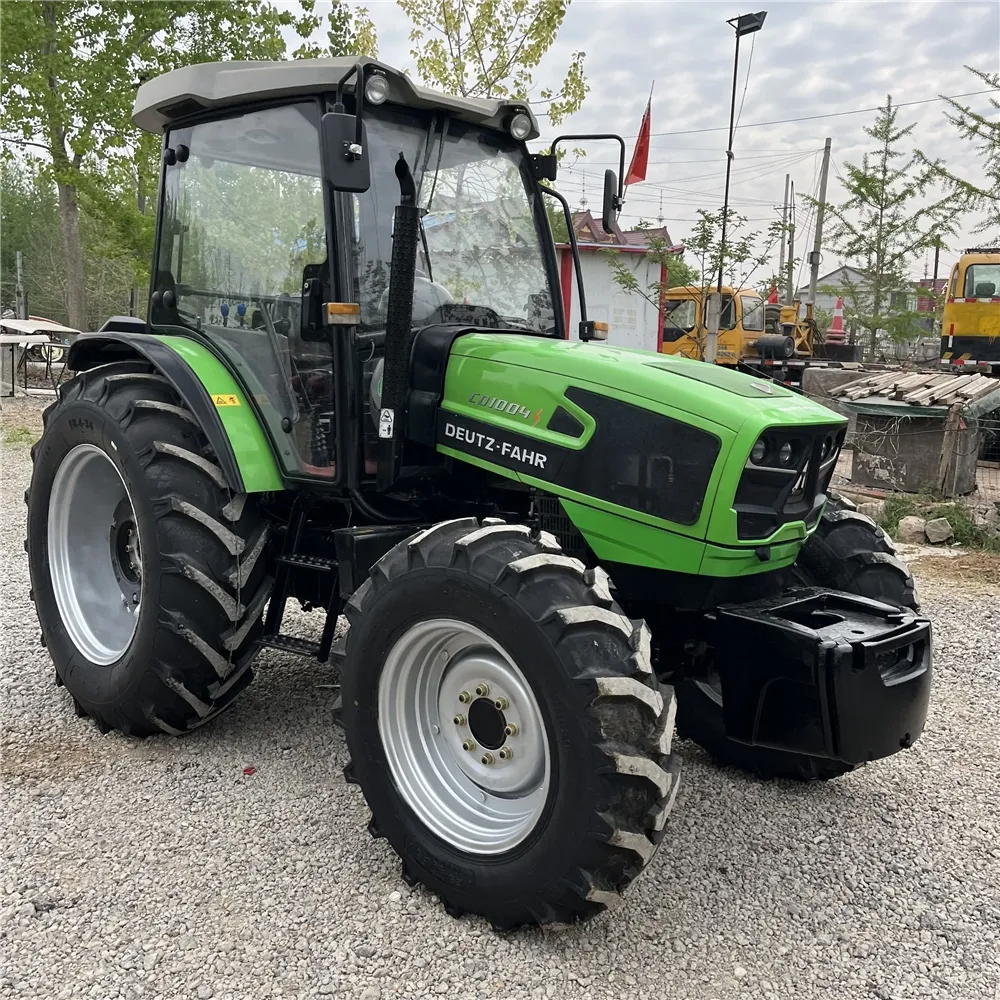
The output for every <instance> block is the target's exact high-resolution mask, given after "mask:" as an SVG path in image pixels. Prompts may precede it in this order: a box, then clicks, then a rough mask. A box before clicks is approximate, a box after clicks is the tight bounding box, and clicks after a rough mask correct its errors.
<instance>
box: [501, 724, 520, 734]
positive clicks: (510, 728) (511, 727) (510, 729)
mask: <svg viewBox="0 0 1000 1000" xmlns="http://www.w3.org/2000/svg"><path fill="white" fill-rule="evenodd" d="M503 731H504V734H505V735H506V736H517V734H518V733H519V732H520V730H519V729H518V727H517V723H516V722H508V723H507V725H506V726H504V727H503Z"/></svg>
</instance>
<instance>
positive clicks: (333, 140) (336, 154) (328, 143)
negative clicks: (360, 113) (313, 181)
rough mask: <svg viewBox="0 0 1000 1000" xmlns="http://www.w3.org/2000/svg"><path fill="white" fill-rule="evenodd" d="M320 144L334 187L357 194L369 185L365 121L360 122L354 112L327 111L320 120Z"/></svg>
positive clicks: (369, 166) (370, 181)
mask: <svg viewBox="0 0 1000 1000" xmlns="http://www.w3.org/2000/svg"><path fill="white" fill-rule="evenodd" d="M359 124H360V128H359V127H358V126H359ZM322 146H323V165H324V169H325V170H326V177H327V180H328V181H329V182H330V183H331V184H332V185H333V186H334V188H335V189H336V190H338V191H354V192H356V193H358V194H360V193H362V192H364V191H367V190H368V189H369V188H370V187H371V184H372V177H371V165H370V163H369V160H368V132H367V130H366V129H365V124H364V122H360V123H359V122H358V119H357V118H356V117H355V116H354V115H345V114H340V113H338V112H336V111H330V112H328V113H327V114H325V115H323V119H322Z"/></svg>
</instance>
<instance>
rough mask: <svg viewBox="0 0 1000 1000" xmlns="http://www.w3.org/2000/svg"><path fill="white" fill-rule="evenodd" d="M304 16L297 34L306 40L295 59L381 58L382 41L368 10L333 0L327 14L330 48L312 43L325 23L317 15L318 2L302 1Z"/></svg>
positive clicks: (293, 55)
mask: <svg viewBox="0 0 1000 1000" xmlns="http://www.w3.org/2000/svg"><path fill="white" fill-rule="evenodd" d="M299 3H300V6H301V7H302V15H301V17H300V18H299V19H298V21H297V22H296V25H295V30H296V32H297V34H298V35H299V36H300V37H301V38H302V39H304V40H303V42H302V44H301V45H300V46H299V47H298V48H297V49H295V50H294V51H293V52H292V58H293V59H319V58H326V57H328V56H346V55H357V56H371V57H372V58H373V59H374V58H375V57H376V56H377V55H378V38H377V37H376V34H375V25H374V24H372V20H371V17H370V16H369V14H368V9H367V8H366V7H355V6H353V5H349V4H348V3H347V2H346V0H333V3H332V5H331V7H330V10H329V11H327V15H326V41H327V44H326V45H317V44H316V43H315V42H312V41H310V40H309V36H310V35H311V34H312V33H313V32H315V31H316V30H317V29H318V28H319V26H320V24H321V23H322V21H321V19H320V17H319V16H318V15H317V14H316V0H299Z"/></svg>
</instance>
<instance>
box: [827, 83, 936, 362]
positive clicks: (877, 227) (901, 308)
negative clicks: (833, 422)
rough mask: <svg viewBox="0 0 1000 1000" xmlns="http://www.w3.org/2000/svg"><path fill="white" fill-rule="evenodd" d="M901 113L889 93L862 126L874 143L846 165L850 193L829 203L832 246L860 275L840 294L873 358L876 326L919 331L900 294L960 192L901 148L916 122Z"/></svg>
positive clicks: (904, 333) (898, 335)
mask: <svg viewBox="0 0 1000 1000" xmlns="http://www.w3.org/2000/svg"><path fill="white" fill-rule="evenodd" d="M898 119H899V110H898V108H896V107H895V106H894V105H893V103H892V97H891V96H890V97H887V98H886V103H885V106H884V107H882V108H881V109H880V110H879V113H878V117H877V118H876V120H875V123H874V124H873V125H871V126H870V127H866V128H865V133H866V134H867V135H868V136H869V137H870V138H871V139H872V140H874V146H873V148H872V150H871V151H870V152H868V153H866V154H865V155H864V157H863V158H862V161H861V163H860V164H853V163H846V164H845V165H844V167H845V172H846V177H845V178H844V187H845V188H846V189H847V199H846V200H845V201H844V202H843V203H842V204H840V205H829V204H828V205H827V206H826V211H827V213H828V217H829V219H830V226H829V230H828V236H827V242H828V244H829V246H830V247H831V249H832V250H834V252H836V253H837V254H838V255H839V256H840V257H841V258H842V259H844V260H846V261H849V262H850V263H851V266H852V267H854V268H855V269H856V270H857V271H858V272H859V273H860V274H861V275H862V277H861V279H860V280H859V281H857V282H850V281H848V282H845V284H844V287H843V288H842V289H841V290H840V292H839V294H842V295H843V296H844V299H845V305H846V306H847V307H848V309H847V311H848V312H849V314H850V316H851V319H852V320H853V321H854V322H856V323H857V325H858V326H859V327H860V328H861V329H862V330H863V331H864V333H865V334H866V340H867V349H868V353H869V355H870V356H872V357H874V355H875V352H876V345H877V340H878V334H879V331H885V332H886V333H888V334H889V336H890V337H891V339H892V340H894V341H896V342H905V341H907V340H910V339H912V338H913V337H914V336H916V335H917V334H919V332H920V329H919V327H918V326H917V324H916V323H915V319H916V318H917V317H916V313H914V312H911V311H910V310H909V309H908V308H907V307H906V304H905V301H904V299H905V296H902V295H900V294H899V293H901V292H904V291H910V290H911V289H912V283H911V282H910V280H909V276H908V270H909V264H910V262H911V261H912V260H913V259H914V258H915V257H916V256H918V255H919V254H920V253H921V252H922V251H924V250H925V249H927V248H929V247H933V246H934V245H935V244H936V243H937V242H938V241H939V240H941V238H942V236H945V235H947V234H948V233H951V232H954V227H955V207H956V197H955V195H954V194H953V193H950V192H949V193H945V194H943V195H941V196H938V195H937V194H936V193H935V192H934V191H933V185H934V181H935V180H936V178H937V177H938V172H939V168H940V164H938V163H927V162H924V161H923V160H922V159H921V158H920V156H919V154H917V153H916V152H913V151H911V152H905V151H904V149H903V146H904V144H906V142H907V140H908V139H909V136H910V133H911V132H912V131H913V128H914V125H913V124H910V125H905V126H902V125H899V124H898ZM814 204H815V202H814ZM900 303H903V304H902V305H900Z"/></svg>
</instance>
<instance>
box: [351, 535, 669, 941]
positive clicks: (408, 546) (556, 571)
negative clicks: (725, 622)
mask: <svg viewBox="0 0 1000 1000" xmlns="http://www.w3.org/2000/svg"><path fill="white" fill-rule="evenodd" d="M346 612H347V616H348V618H349V620H350V622H351V628H350V629H349V631H348V633H347V636H346V641H345V643H344V648H343V651H342V654H343V658H344V659H343V670H342V683H343V714H342V721H343V724H344V728H345V730H346V734H347V743H348V747H349V749H350V752H351V756H352V761H353V762H352V763H351V764H349V765H348V767H347V769H346V771H345V773H346V775H347V777H348V779H349V780H352V781H356V782H358V783H360V785H361V787H362V789H363V791H364V794H365V797H366V799H367V800H368V804H369V806H370V807H371V810H372V822H371V826H370V829H371V831H372V833H373V834H375V835H376V836H384V837H386V838H387V839H388V840H389V842H390V844H391V845H392V847H393V848H394V849H395V851H396V852H397V854H399V855H400V857H401V858H402V860H403V874H404V878H406V879H407V880H408V881H410V882H411V883H413V882H418V881H419V882H423V883H424V884H426V885H427V886H428V887H429V888H430V889H431V890H433V891H434V892H435V893H437V894H438V895H439V896H440V897H441V899H442V901H443V902H444V904H445V907H446V908H447V909H448V911H449V912H450V913H452V914H453V915H459V914H461V913H463V912H474V913H480V914H482V915H484V916H485V917H487V919H489V920H490V921H491V922H492V923H493V925H494V926H495V927H497V928H501V929H508V928H511V927H515V926H517V925H519V924H523V923H543V924H548V923H564V922H568V921H571V920H574V919H576V918H579V917H586V916H589V915H591V914H594V913H598V912H600V911H602V910H604V909H605V908H606V907H607V906H608V905H610V904H611V903H613V902H615V901H617V899H618V897H619V895H620V893H621V892H622V891H623V890H624V888H625V887H626V886H627V885H628V884H629V883H630V882H631V881H632V880H633V879H634V878H635V877H636V876H637V875H638V874H639V872H640V871H642V869H643V868H644V867H645V865H646V864H647V863H648V862H649V860H650V859H651V858H652V856H653V853H654V851H655V850H656V848H657V846H658V844H659V842H660V841H661V839H662V837H663V834H664V824H665V822H666V818H667V814H668V812H669V811H670V808H671V806H672V804H673V801H674V797H675V795H676V792H677V785H678V765H677V763H676V761H675V760H674V758H673V756H672V755H671V753H670V742H671V735H672V731H673V715H674V711H673V708H674V705H673V692H672V691H671V689H669V688H663V689H660V688H659V687H658V686H657V685H656V683H655V681H654V679H653V674H652V670H651V665H650V660H649V631H648V629H647V628H646V626H645V625H644V624H642V623H634V622H631V621H630V620H629V619H627V618H626V617H625V616H624V615H623V614H622V613H621V611H620V610H619V608H618V607H617V605H616V604H615V603H614V602H613V601H612V599H611V595H610V593H609V591H608V588H607V581H606V577H605V576H604V574H603V572H602V571H600V570H596V571H590V572H588V571H587V570H586V569H585V568H584V566H583V564H582V563H581V562H579V561H578V560H576V559H571V558H569V557H567V556H565V555H563V554H562V553H561V551H560V549H559V546H558V544H557V543H556V542H555V539H554V538H552V537H551V536H549V535H545V534H541V535H534V536H533V535H532V534H531V533H530V532H529V530H528V528H526V527H524V526H523V525H507V524H503V523H502V522H491V521H487V522H484V523H483V524H482V525H480V524H479V523H478V522H477V521H475V520H474V519H471V518H469V519H464V520H458V521H449V522H444V523H442V524H439V525H436V526H434V527H432V528H429V529H427V530H426V531H423V532H420V533H418V534H417V535H415V536H413V537H412V538H410V539H408V540H407V541H405V542H402V543H400V544H399V545H397V546H396V547H395V548H394V549H393V550H392V551H391V552H389V553H388V554H387V555H386V556H385V557H384V558H383V559H382V560H380V562H379V563H377V564H376V566H375V567H374V568H373V570H372V574H371V577H370V579H369V580H368V581H367V582H366V583H365V584H364V585H363V586H362V587H361V588H360V589H359V590H358V591H357V592H356V593H355V595H354V596H353V597H352V599H351V600H350V602H349V603H348V605H347V608H346Z"/></svg>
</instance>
